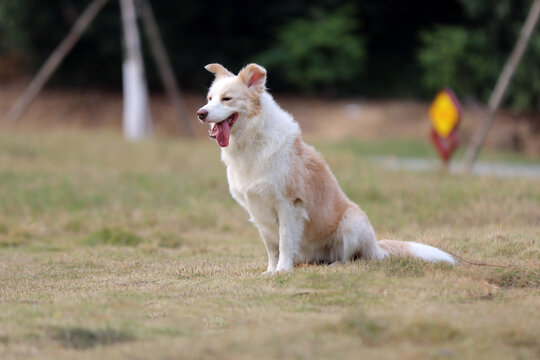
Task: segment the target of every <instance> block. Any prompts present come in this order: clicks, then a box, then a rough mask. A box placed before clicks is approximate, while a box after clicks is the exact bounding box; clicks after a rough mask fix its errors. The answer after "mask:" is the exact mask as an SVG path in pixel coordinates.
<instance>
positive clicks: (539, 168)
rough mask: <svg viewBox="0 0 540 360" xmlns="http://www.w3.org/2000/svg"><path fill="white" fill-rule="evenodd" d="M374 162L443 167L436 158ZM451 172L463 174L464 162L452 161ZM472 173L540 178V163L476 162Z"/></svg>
mask: <svg viewBox="0 0 540 360" xmlns="http://www.w3.org/2000/svg"><path fill="white" fill-rule="evenodd" d="M371 159H372V160H373V162H375V163H377V164H379V165H381V166H382V167H384V168H387V169H393V170H398V169H406V170H413V171H437V170H440V169H441V162H440V161H439V160H434V159H422V158H397V157H382V156H374V157H372V158H371ZM449 170H450V173H452V174H463V173H464V172H465V171H464V163H463V162H452V163H451V164H450V169H449ZM472 173H473V174H475V175H482V176H498V177H526V178H536V179H540V164H515V163H501V162H476V163H475V165H474V167H473V169H472Z"/></svg>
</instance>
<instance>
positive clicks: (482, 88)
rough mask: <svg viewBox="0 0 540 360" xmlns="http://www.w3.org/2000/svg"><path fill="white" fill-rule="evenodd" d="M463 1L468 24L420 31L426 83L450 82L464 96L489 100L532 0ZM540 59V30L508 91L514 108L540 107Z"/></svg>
mask: <svg viewBox="0 0 540 360" xmlns="http://www.w3.org/2000/svg"><path fill="white" fill-rule="evenodd" d="M460 1H461V2H462V4H463V6H464V10H465V13H466V16H467V17H468V24H466V25H453V26H435V27H434V29H431V30H425V31H422V32H421V33H420V40H421V43H422V45H421V47H420V49H419V51H418V60H419V62H420V65H421V67H422V68H423V75H422V84H423V86H424V87H425V88H426V89H427V90H429V91H435V90H437V89H438V88H441V87H443V86H448V87H450V88H452V89H454V90H455V91H456V92H458V93H459V94H460V95H467V96H473V97H476V98H478V99H480V100H481V101H483V102H487V100H488V98H489V95H490V94H491V91H492V89H493V87H494V86H495V83H496V81H497V78H498V76H499V73H500V72H501V70H502V68H503V66H504V64H505V62H506V61H507V59H508V57H509V56H510V53H511V51H512V49H513V47H514V45H515V42H516V40H517V39H518V36H519V31H520V29H521V26H522V24H523V22H524V20H525V18H526V16H527V11H528V10H529V7H530V3H531V1H528V0H522V1H513V2H510V1H501V2H498V3H496V4H488V3H486V2H484V1H464V0H460ZM539 62H540V34H538V33H536V34H533V36H532V38H531V42H530V44H529V47H528V49H527V51H526V53H525V55H524V58H523V60H522V62H521V64H520V65H519V67H518V68H517V70H516V73H515V77H514V79H513V82H512V84H511V86H510V88H509V89H508V92H507V97H506V104H507V105H509V106H510V107H512V108H513V109H515V110H523V109H526V108H536V109H540V97H539V96H538V94H539V93H540V68H539V67H538V63H539Z"/></svg>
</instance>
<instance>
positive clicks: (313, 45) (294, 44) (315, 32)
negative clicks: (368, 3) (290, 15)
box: [259, 7, 366, 92]
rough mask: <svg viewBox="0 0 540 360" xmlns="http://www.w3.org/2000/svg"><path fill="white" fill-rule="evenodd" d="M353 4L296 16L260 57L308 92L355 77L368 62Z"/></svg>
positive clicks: (331, 89)
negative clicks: (328, 10)
mask: <svg viewBox="0 0 540 360" xmlns="http://www.w3.org/2000/svg"><path fill="white" fill-rule="evenodd" d="M351 10H352V9H351V7H344V8H341V9H339V10H337V11H334V12H331V13H328V12H325V11H323V10H320V9H316V10H314V11H312V14H311V17H309V18H302V19H295V20H292V21H291V22H289V23H287V24H285V25H284V26H283V27H281V28H280V29H279V31H278V36H277V42H276V44H275V45H274V46H273V47H272V48H271V49H269V50H268V51H265V52H263V53H262V54H261V55H260V56H259V61H260V62H261V63H262V64H263V65H265V66H267V67H268V68H269V69H271V70H274V73H276V74H282V76H283V77H284V80H285V81H286V82H287V83H289V84H291V85H293V86H295V87H297V88H298V89H301V90H303V91H305V92H312V91H314V90H318V91H320V90H330V91H331V92H335V90H337V86H338V85H342V84H344V83H348V82H351V81H354V79H355V78H357V77H358V76H359V75H360V74H361V72H362V70H363V67H364V64H365V57H366V51H365V45H364V40H363V37H362V36H361V35H360V34H358V32H357V30H358V29H357V21H356V20H355V19H354V17H353V13H354V11H351Z"/></svg>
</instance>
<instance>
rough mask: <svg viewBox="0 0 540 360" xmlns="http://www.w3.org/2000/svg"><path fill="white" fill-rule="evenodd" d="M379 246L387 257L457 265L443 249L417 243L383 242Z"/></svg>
mask: <svg viewBox="0 0 540 360" xmlns="http://www.w3.org/2000/svg"><path fill="white" fill-rule="evenodd" d="M379 246H380V247H381V249H382V250H383V251H384V252H385V253H386V256H400V257H407V256H410V257H414V258H418V259H422V260H425V261H429V262H447V263H450V264H452V265H454V264H455V263H456V260H454V258H453V257H452V255H450V254H448V253H446V252H444V251H442V250H441V249H437V248H436V247H433V246H429V245H425V244H420V243H417V242H412V241H397V240H381V241H379Z"/></svg>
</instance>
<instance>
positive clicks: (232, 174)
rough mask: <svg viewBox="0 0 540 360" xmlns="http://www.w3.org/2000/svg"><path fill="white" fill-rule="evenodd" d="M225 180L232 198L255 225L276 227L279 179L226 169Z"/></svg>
mask: <svg viewBox="0 0 540 360" xmlns="http://www.w3.org/2000/svg"><path fill="white" fill-rule="evenodd" d="M227 178H228V181H229V189H230V191H231V194H232V196H233V197H234V198H235V200H236V201H238V203H239V204H240V205H242V207H244V208H245V209H246V210H247V211H248V212H249V214H250V216H251V219H250V220H251V221H252V222H253V223H255V224H256V225H264V226H277V205H278V201H279V196H278V194H280V188H281V187H282V184H281V182H282V181H280V179H276V178H275V176H272V174H269V173H267V172H264V171H249V172H246V171H238V170H237V169H235V168H234V166H228V167H227Z"/></svg>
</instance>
